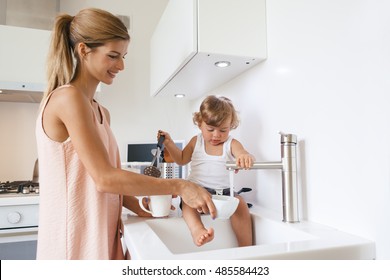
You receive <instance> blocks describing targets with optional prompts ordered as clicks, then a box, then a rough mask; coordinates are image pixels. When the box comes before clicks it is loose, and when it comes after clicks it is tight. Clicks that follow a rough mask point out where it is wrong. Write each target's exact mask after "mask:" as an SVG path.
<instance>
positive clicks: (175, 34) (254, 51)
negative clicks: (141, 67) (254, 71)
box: [150, 0, 267, 99]
mask: <svg viewBox="0 0 390 280" xmlns="http://www.w3.org/2000/svg"><path fill="white" fill-rule="evenodd" d="M265 16H266V14H265V0H170V1H169V2H168V4H167V7H166V9H165V11H164V13H163V15H162V16H161V19H160V21H159V23H158V25H157V27H156V29H155V31H154V33H153V36H152V39H151V73H150V75H151V76H150V79H151V82H150V89H151V95H152V96H169V97H170V96H175V95H178V94H184V95H185V96H187V97H189V98H190V99H192V98H196V97H199V96H201V95H203V94H205V93H207V92H209V91H210V90H212V89H214V88H216V87H218V86H219V85H222V84H223V83H225V82H227V81H229V80H231V79H232V78H234V77H236V76H238V75H239V74H240V73H242V72H244V71H246V70H247V69H249V68H251V67H253V66H254V65H256V64H257V63H259V62H261V61H263V60H265V59H266V57H267V49H266V17H265ZM219 63H221V64H219ZM219 66H225V67H219Z"/></svg>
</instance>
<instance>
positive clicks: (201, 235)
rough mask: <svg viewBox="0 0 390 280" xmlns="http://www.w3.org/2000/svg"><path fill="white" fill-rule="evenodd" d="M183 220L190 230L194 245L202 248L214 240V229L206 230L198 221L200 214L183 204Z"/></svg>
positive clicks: (199, 220)
mask: <svg viewBox="0 0 390 280" xmlns="http://www.w3.org/2000/svg"><path fill="white" fill-rule="evenodd" d="M182 210H183V218H184V220H185V221H186V223H187V226H188V228H189V229H190V232H191V235H192V239H193V240H194V243H195V245H197V246H202V245H203V244H205V243H207V242H210V241H211V240H213V238H214V229H213V228H209V229H206V228H205V227H204V225H203V223H202V220H201V219H200V214H199V213H198V212H197V211H196V210H195V209H193V208H191V207H189V206H188V205H186V204H185V203H184V202H183V206H182Z"/></svg>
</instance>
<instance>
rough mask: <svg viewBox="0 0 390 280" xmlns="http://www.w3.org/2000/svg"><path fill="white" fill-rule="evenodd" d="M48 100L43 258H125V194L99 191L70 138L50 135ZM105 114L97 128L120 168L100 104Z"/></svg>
mask: <svg viewBox="0 0 390 280" xmlns="http://www.w3.org/2000/svg"><path fill="white" fill-rule="evenodd" d="M47 100H50V96H49V98H48V99H47ZM47 102H48V101H46V103H45V104H44V106H42V108H41V111H40V113H39V116H38V119H37V125H36V138H37V146H38V158H39V172H40V174H39V185H40V205H39V230H38V248H37V259H79V260H80V259H92V260H98V259H123V258H124V255H123V251H122V245H121V240H120V234H121V225H122V222H121V219H120V217H121V210H122V196H120V195H117V194H110V193H102V192H98V191H97V190H96V186H95V183H94V181H93V180H92V178H91V177H90V176H89V174H88V172H87V170H86V169H85V168H84V166H83V164H82V163H81V161H80V160H79V158H78V155H77V153H76V151H75V149H74V147H73V145H72V140H71V139H70V138H68V139H67V140H66V141H64V142H62V143H60V142H56V141H53V140H51V139H50V138H49V137H48V136H47V135H46V133H45V131H44V128H43V123H42V115H43V111H44V110H45V107H46V104H47ZM91 110H92V107H91ZM99 110H100V112H101V115H102V123H99V120H98V118H97V117H96V115H95V118H94V121H95V123H94V125H95V127H96V130H97V131H98V132H99V135H100V138H101V140H102V141H103V143H104V145H105V147H106V149H107V152H108V154H109V159H110V162H111V164H112V166H114V167H117V168H120V158H119V152H118V146H117V143H116V140H115V138H114V136H113V134H112V131H111V128H110V126H109V124H108V123H107V121H106V119H105V116H104V113H103V111H102V109H101V107H100V106H99ZM75 121H77V120H75Z"/></svg>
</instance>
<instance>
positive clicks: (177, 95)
mask: <svg viewBox="0 0 390 280" xmlns="http://www.w3.org/2000/svg"><path fill="white" fill-rule="evenodd" d="M185 96H186V95H185V94H182V93H178V94H175V97H176V98H183V97H185Z"/></svg>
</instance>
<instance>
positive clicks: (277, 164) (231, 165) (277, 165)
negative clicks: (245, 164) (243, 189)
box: [226, 161, 283, 170]
mask: <svg viewBox="0 0 390 280" xmlns="http://www.w3.org/2000/svg"><path fill="white" fill-rule="evenodd" d="M226 169H228V170H237V169H242V168H240V167H237V165H236V162H235V161H227V162H226ZM254 169H283V163H282V162H281V161H269V162H254V163H253V166H252V167H251V168H249V169H247V170H254Z"/></svg>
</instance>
